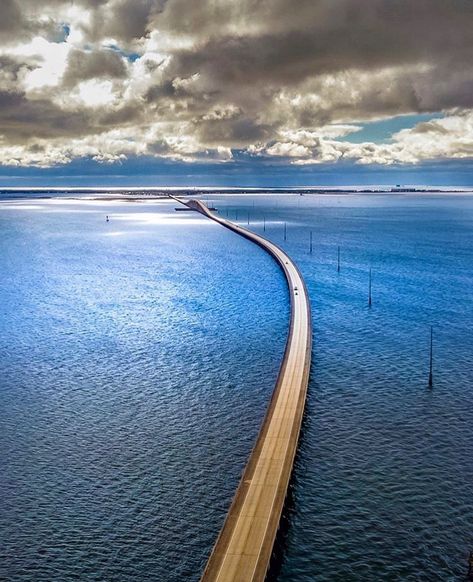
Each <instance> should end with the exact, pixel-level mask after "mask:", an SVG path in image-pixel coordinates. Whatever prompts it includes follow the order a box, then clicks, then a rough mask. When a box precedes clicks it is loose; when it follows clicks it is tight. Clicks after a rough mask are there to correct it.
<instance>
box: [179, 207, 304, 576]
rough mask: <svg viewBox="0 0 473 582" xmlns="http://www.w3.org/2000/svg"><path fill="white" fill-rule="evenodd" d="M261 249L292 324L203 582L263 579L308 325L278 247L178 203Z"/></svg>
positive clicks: (293, 436)
mask: <svg viewBox="0 0 473 582" xmlns="http://www.w3.org/2000/svg"><path fill="white" fill-rule="evenodd" d="M179 202H182V203H183V204H186V205H187V206H188V207H190V208H193V209H194V210H196V211H198V212H201V213H202V214H204V215H205V216H207V217H209V218H211V219H212V220H215V221H216V222H218V223H219V224H221V225H222V226H225V227H226V228H229V229H231V230H233V231H234V232H236V233H237V234H239V235H241V236H244V237H245V238H247V239H249V240H251V241H253V242H255V243H256V244H258V245H259V246H261V247H262V248H263V249H265V250H266V251H267V252H268V253H269V254H270V255H271V256H272V257H273V258H274V259H275V260H276V261H277V263H278V264H279V265H280V266H281V268H282V269H283V271H284V273H285V275H286V279H287V283H288V287H289V295H290V299H291V322H290V329H289V334H288V339H287V344H286V350H285V353H284V358H283V361H282V364H281V369H280V372H279V376H278V380H277V383H276V387H275V390H274V393H273V396H272V398H271V402H270V405H269V408H268V411H267V413H266V417H265V419H264V421H263V424H262V427H261V430H260V433H259V436H258V439H257V441H256V444H255V447H254V449H253V451H252V453H251V456H250V458H249V460H248V464H247V466H246V468H245V471H244V473H243V476H242V478H241V481H240V484H239V486H238V489H237V491H236V494H235V497H234V499H233V502H232V505H231V507H230V510H229V512H228V514H227V518H226V520H225V523H224V525H223V528H222V530H221V532H220V535H219V537H218V539H217V541H216V543H215V546H214V548H213V550H212V553H211V555H210V558H209V560H208V563H207V566H206V568H205V571H204V573H203V576H202V582H230V581H232V582H237V581H238V582H250V581H251V582H260V581H263V580H264V578H265V576H266V571H267V569H268V565H269V561H270V558H271V553H272V549H273V545H274V540H275V538H276V533H277V530H278V527H279V521H280V517H281V512H282V509H283V505H284V500H285V497H286V492H287V488H288V485H289V479H290V476H291V471H292V466H293V462H294V456H295V453H296V449H297V442H298V438H299V432H300V426H301V422H302V415H303V412H304V404H305V399H306V393H307V383H308V377H309V367H310V356H311V341H312V326H311V318H310V303H309V298H308V295H307V291H306V287H305V284H304V281H303V279H302V277H301V274H300V273H299V270H298V269H297V267H296V265H295V264H294V263H293V261H292V260H291V259H290V257H289V256H288V255H287V254H286V253H285V252H284V251H283V250H282V249H280V248H279V247H278V246H277V245H275V244H273V243H271V242H270V241H268V240H266V239H265V238H263V237H261V236H259V235H258V234H255V233H253V232H251V231H249V230H247V229H245V228H242V227H240V226H238V225H236V224H234V223H232V222H230V221H228V220H224V219H223V218H220V217H218V216H215V215H213V214H212V213H211V212H210V211H209V210H208V208H207V207H206V206H205V205H204V204H203V203H202V202H200V201H198V200H190V201H183V200H179Z"/></svg>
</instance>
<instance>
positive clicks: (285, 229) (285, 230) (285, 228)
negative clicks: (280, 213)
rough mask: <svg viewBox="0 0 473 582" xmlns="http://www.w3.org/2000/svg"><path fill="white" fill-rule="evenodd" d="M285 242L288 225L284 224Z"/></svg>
mask: <svg viewBox="0 0 473 582" xmlns="http://www.w3.org/2000/svg"><path fill="white" fill-rule="evenodd" d="M284 240H287V223H286V222H285V223H284Z"/></svg>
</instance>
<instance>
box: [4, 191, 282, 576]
mask: <svg viewBox="0 0 473 582" xmlns="http://www.w3.org/2000/svg"><path fill="white" fill-rule="evenodd" d="M106 214H109V215H111V221H110V222H109V223H106V222H105V215H106ZM0 221H1V224H0V232H1V238H0V273H1V281H2V285H1V291H0V304H1V332H0V354H1V355H0V382H1V407H0V450H1V451H2V470H1V473H0V498H1V500H2V503H1V508H0V538H1V540H0V579H2V580H9V581H10V580H12V581H13V580H14V581H16V580H18V581H20V580H21V581H39V580H41V581H43V580H44V581H58V582H59V581H61V582H64V581H66V580H67V581H68V580H74V579H80V580H104V581H107V582H108V581H111V580H120V581H137V580H153V581H159V580H170V581H181V580H197V579H198V578H199V574H200V572H201V570H202V569H203V566H204V564H205V561H206V558H207V555H208V552H209V550H210V548H211V546H212V544H213V542H214V540H215V537H216V535H217V533H218V530H219V528H220V526H221V522H222V520H223V519H224V517H225V514H226V510H227V507H228V505H229V503H230V500H231V498H232V496H233V493H234V489H235V486H236V483H237V482H238V479H239V475H240V473H241V471H242V469H243V467H244V465H245V461H246V458H247V456H248V454H249V452H250V450H251V447H252V445H253V442H254V439H255V438H256V434H257V430H258V426H259V424H260V422H261V420H262V417H263V415H264V412H265V409H266V404H267V402H268V399H269V396H270V394H271V391H272V388H273V385H274V382H275V379H276V375H277V371H278V367H279V360H280V354H281V353H282V351H283V348H284V342H285V335H286V328H287V317H288V307H287V297H286V290H285V287H284V280H283V277H282V275H281V274H280V273H279V270H278V268H277V267H276V266H275V265H274V264H273V262H272V261H271V260H270V259H269V258H268V257H267V256H266V255H265V254H264V252H263V251H260V250H259V249H254V248H253V247H252V246H251V244H250V243H249V242H248V241H246V240H244V239H241V238H240V237H236V236H233V235H232V234H231V233H230V232H229V231H226V230H224V229H221V228H218V227H217V225H213V224H211V223H209V222H208V221H206V220H205V219H203V218H202V219H200V218H198V217H197V215H192V216H190V215H189V214H187V213H176V212H174V204H172V205H169V203H154V204H150V203H144V204H127V203H116V204H112V203H108V204H107V203H87V202H63V201H42V202H39V201H35V202H34V203H25V202H21V203H19V202H15V203H8V204H7V203H5V204H2V205H1V209H0ZM255 274H257V275H255Z"/></svg>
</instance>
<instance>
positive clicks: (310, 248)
mask: <svg viewBox="0 0 473 582" xmlns="http://www.w3.org/2000/svg"><path fill="white" fill-rule="evenodd" d="M309 252H310V254H312V231H310V246H309Z"/></svg>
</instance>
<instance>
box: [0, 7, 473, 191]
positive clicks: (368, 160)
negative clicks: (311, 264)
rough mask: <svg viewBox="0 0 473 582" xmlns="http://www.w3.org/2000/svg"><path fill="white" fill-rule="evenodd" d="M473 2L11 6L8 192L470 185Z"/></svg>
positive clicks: (7, 22)
mask: <svg viewBox="0 0 473 582" xmlns="http://www.w3.org/2000/svg"><path fill="white" fill-rule="evenodd" d="M471 63H473V2H472V1H471V0H448V1H447V0H415V1H413V0H297V2H294V0H75V1H74V0H42V1H41V2H38V1H37V0H1V18H0V187H7V186H17V187H27V186H49V185H51V186H61V187H62V186H64V187H65V186H67V185H72V186H73V185H79V186H86V185H94V184H97V185H102V186H104V185H105V186H106V185H114V186H119V185H127V186H129V185H137V186H140V185H146V186H152V185H155V186H159V185H168V186H172V185H178V186H187V185H188V186H191V185H200V186H203V185H207V186H213V185H215V186H222V185H229V186H238V185H242V186H251V185H254V186H284V185H288V186H289V185H290V186H297V185H301V186H305V185H342V184H395V183H396V184H398V183H401V184H426V185H444V186H448V185H453V186H473V163H472V160H473V69H472V64H471Z"/></svg>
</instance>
